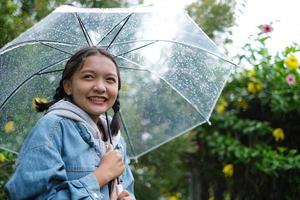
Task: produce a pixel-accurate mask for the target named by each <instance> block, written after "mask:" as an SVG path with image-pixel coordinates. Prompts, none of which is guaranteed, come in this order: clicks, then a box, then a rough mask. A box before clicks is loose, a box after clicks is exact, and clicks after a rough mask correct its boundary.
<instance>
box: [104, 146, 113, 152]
mask: <svg viewBox="0 0 300 200" xmlns="http://www.w3.org/2000/svg"><path fill="white" fill-rule="evenodd" d="M113 149H114V148H113V146H112V145H111V144H107V145H106V153H107V152H110V151H112V150H113Z"/></svg>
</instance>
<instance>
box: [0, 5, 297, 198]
mask: <svg viewBox="0 0 300 200" xmlns="http://www.w3.org/2000/svg"><path fill="white" fill-rule="evenodd" d="M67 3H75V5H77V6H83V7H129V6H133V5H132V4H131V3H130V1H125V0H102V1H97V0H77V1H69V0H50V1H38V0H27V1H18V0H0V47H2V46H4V45H5V44H6V43H7V42H9V41H11V40H12V39H13V38H15V37H16V36H18V35H19V34H20V33H21V32H23V31H24V30H26V29H28V28H29V27H31V26H32V25H33V24H34V23H36V22H37V21H39V20H40V19H42V18H43V17H44V16H46V15H47V14H48V13H50V12H51V11H52V10H53V9H55V8H56V7H57V6H59V5H62V4H67ZM142 3H143V2H142V1H139V2H138V3H135V6H136V5H137V4H142ZM245 6H247V1H246V0H245V1H243V2H242V3H241V2H239V3H238V4H237V2H235V1H234V0H225V1H219V0H203V1H200V0H198V1H195V2H194V3H191V4H190V5H188V6H187V7H186V10H187V12H188V13H189V14H190V16H191V17H192V18H193V19H194V20H195V21H196V23H197V24H199V26H201V28H202V29H203V30H204V31H205V32H206V33H207V35H208V36H209V37H210V38H211V39H213V40H214V41H215V42H216V43H217V44H218V46H219V47H220V48H222V50H224V52H227V53H230V52H228V51H229V49H230V48H228V47H230V45H231V44H232V32H231V31H232V29H231V27H232V26H233V25H234V24H235V20H236V17H237V15H236V13H237V8H239V12H240V13H242V12H243V7H245ZM274 27H276V26H275V25H274V24H273V22H266V23H265V24H261V25H260V24H258V25H257V30H256V32H253V33H252V35H250V36H249V39H248V40H247V41H244V42H245V43H244V45H243V47H242V48H241V49H239V50H237V51H236V52H238V53H236V54H235V56H234V57H233V58H232V60H233V61H234V62H235V63H236V64H237V67H236V68H235V70H234V72H233V74H232V76H231V78H230V80H229V82H228V84H227V86H226V87H225V89H224V91H223V93H222V96H221V97H220V99H219V101H218V103H217V105H216V107H215V111H214V112H213V114H212V117H211V123H212V125H211V126H209V125H204V126H201V127H198V128H196V129H194V130H192V131H191V132H189V133H187V134H185V135H184V136H181V137H179V138H177V139H175V140H173V141H172V142H170V143H168V144H166V145H164V146H162V147H160V148H159V149H157V150H155V151H153V152H151V153H149V154H147V155H145V156H143V157H141V158H140V159H139V160H138V162H137V163H132V165H131V166H132V169H133V172H134V176H135V179H136V183H135V190H136V196H137V199H139V200H149V199H151V200H155V199H161V200H163V199H166V200H188V199H193V200H206V199H209V200H213V199H226V200H228V199H280V200H281V199H297V198H299V197H300V154H299V148H300V147H299V146H300V145H299V144H300V135H299V134H300V125H299V121H300V120H299V119H300V106H299V103H300V100H299V99H300V75H299V72H300V71H299V62H298V59H299V56H300V53H299V51H300V47H299V45H298V44H296V43H291V44H290V45H288V46H287V47H286V48H283V49H281V50H279V51H278V52H275V53H274V51H273V50H272V49H269V45H268V44H269V43H272V42H274V41H272V33H273V31H274ZM287 37H288V36H287ZM0 114H1V113H0ZM14 126H15V124H14V121H13V120H12V121H8V122H7V123H6V124H5V126H4V127H0V128H1V129H2V130H3V132H4V134H10V133H12V132H14ZM15 160H16V155H14V154H11V153H9V152H5V151H3V150H0V199H5V198H6V197H5V193H4V184H5V182H6V181H7V180H8V178H9V177H10V175H11V174H12V172H13V169H14V163H15Z"/></svg>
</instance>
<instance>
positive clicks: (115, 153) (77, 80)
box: [5, 47, 135, 200]
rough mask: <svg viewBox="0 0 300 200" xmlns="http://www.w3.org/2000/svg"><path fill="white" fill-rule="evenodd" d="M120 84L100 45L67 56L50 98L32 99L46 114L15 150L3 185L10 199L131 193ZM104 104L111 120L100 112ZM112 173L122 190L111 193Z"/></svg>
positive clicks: (127, 198)
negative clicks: (15, 157) (13, 165)
mask: <svg viewBox="0 0 300 200" xmlns="http://www.w3.org/2000/svg"><path fill="white" fill-rule="evenodd" d="M120 88H121V82H120V72H119V68H118V65H117V63H116V62H115V60H114V59H113V57H112V56H111V55H110V54H108V53H107V52H106V51H104V50H102V49H99V48H96V47H87V48H84V49H81V50H79V51H78V52H77V53H75V54H74V55H73V56H72V57H71V58H70V60H69V61H68V62H67V64H66V66H65V69H64V71H63V74H62V79H61V80H60V84H59V87H58V88H57V89H56V93H55V95H54V97H53V101H52V102H49V103H42V102H36V104H37V109H38V111H46V114H45V115H44V116H43V117H42V118H41V119H40V120H39V121H38V122H37V124H36V126H35V127H34V128H33V130H32V132H31V133H30V134H29V135H28V137H27V139H26V140H25V142H24V143H23V145H22V148H21V150H20V152H19V157H18V160H17V163H16V171H15V173H14V174H13V176H12V177H11V179H10V180H9V181H8V183H7V184H6V186H5V188H6V191H7V192H8V195H9V197H10V199H59V200H60V199H76V200H77V199H103V200H108V199H118V200H133V199H135V197H134V194H133V176H132V173H131V171H130V168H129V166H128V163H127V162H126V161H127V158H126V146H125V143H124V140H123V138H122V137H121V136H120V132H119V128H120V123H119V121H118V117H117V116H118V112H119V109H120V103H119V98H118V93H119V90H120ZM110 108H113V110H114V116H113V118H112V120H110V119H108V117H107V115H106V116H102V114H103V113H106V111H108V110H109V109H110ZM108 124H110V125H108ZM109 132H111V135H112V138H111V143H112V145H111V144H110V140H109V136H110V135H109V134H108V133H109ZM118 177H119V179H118V180H120V184H122V186H123V188H124V190H123V191H119V193H116V191H115V189H116V181H115V180H116V179H117V178H118Z"/></svg>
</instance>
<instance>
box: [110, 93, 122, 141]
mask: <svg viewBox="0 0 300 200" xmlns="http://www.w3.org/2000/svg"><path fill="white" fill-rule="evenodd" d="M112 109H113V111H114V115H113V118H112V120H111V124H110V130H111V134H112V135H113V136H114V135H117V134H118V132H119V130H120V127H121V123H120V117H119V114H120V112H119V111H120V100H119V95H118V96H117V99H116V101H115V103H114V105H113V106H112Z"/></svg>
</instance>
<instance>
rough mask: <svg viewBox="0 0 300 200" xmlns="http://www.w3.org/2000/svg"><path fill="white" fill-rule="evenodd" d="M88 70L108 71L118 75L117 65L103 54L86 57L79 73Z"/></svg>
mask: <svg viewBox="0 0 300 200" xmlns="http://www.w3.org/2000/svg"><path fill="white" fill-rule="evenodd" d="M87 68H89V69H93V70H106V71H110V72H115V73H117V66H116V65H115V63H114V62H113V61H112V60H111V59H110V58H109V57H107V56H105V55H102V54H95V55H90V56H88V57H86V58H85V59H84V60H83V62H82V64H81V67H80V68H79V71H81V70H83V69H87Z"/></svg>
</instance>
